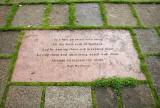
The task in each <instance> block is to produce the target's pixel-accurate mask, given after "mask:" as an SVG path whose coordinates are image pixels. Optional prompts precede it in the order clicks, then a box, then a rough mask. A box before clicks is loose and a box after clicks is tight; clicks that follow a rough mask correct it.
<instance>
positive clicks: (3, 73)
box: [0, 59, 11, 103]
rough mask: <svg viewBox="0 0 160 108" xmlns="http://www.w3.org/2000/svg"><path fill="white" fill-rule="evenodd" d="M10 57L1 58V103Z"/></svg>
mask: <svg viewBox="0 0 160 108" xmlns="http://www.w3.org/2000/svg"><path fill="white" fill-rule="evenodd" d="M10 61H11V60H10V59H0V103H1V101H2V96H3V93H4V89H5V86H6V83H7V79H8V73H9V67H10Z"/></svg>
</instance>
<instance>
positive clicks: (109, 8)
mask: <svg viewBox="0 0 160 108" xmlns="http://www.w3.org/2000/svg"><path fill="white" fill-rule="evenodd" d="M105 6H106V15H107V17H108V22H109V24H110V25H130V26H135V25H137V20H136V18H135V17H134V16H133V14H132V11H131V8H130V7H129V5H127V4H112V3H106V4H105Z"/></svg>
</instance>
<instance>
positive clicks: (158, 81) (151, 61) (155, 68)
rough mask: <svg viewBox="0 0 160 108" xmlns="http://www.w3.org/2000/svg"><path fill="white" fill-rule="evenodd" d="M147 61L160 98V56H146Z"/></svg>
mask: <svg viewBox="0 0 160 108" xmlns="http://www.w3.org/2000/svg"><path fill="white" fill-rule="evenodd" d="M146 62H147V64H148V67H149V72H150V75H151V77H152V80H153V83H154V86H155V89H156V91H157V94H158V97H159V99H160V57H159V56H150V57H146Z"/></svg>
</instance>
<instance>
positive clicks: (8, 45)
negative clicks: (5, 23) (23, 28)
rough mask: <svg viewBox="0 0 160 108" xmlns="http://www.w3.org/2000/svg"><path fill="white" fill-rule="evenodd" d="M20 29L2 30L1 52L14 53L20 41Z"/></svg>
mask: <svg viewBox="0 0 160 108" xmlns="http://www.w3.org/2000/svg"><path fill="white" fill-rule="evenodd" d="M18 37H19V32H18V31H6V32H0V46H3V47H0V54H13V52H14V50H15V49H16V44H17V41H18Z"/></svg>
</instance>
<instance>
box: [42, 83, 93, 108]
mask: <svg viewBox="0 0 160 108" xmlns="http://www.w3.org/2000/svg"><path fill="white" fill-rule="evenodd" d="M45 108H92V98H91V89H90V87H78V86H72V87H57V86H55V87H47V89H46V97H45Z"/></svg>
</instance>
